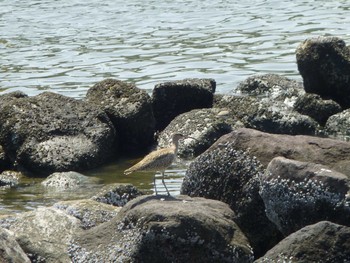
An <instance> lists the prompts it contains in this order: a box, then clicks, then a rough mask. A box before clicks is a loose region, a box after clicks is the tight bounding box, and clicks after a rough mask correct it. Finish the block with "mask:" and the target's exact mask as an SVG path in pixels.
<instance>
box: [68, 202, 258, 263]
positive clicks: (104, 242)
mask: <svg viewBox="0 0 350 263" xmlns="http://www.w3.org/2000/svg"><path fill="white" fill-rule="evenodd" d="M233 215H234V213H233V211H232V210H231V209H229V207H228V206H227V205H226V204H224V203H222V202H218V201H214V200H206V199H204V198H190V197H186V196H178V197H176V198H174V197H164V198H160V197H157V196H141V197H137V198H136V199H134V200H132V201H130V202H129V203H128V204H126V205H125V206H124V207H123V208H122V210H121V211H120V212H119V214H118V215H117V216H116V217H115V218H114V219H112V220H111V221H109V222H107V223H104V224H102V225H99V226H97V227H94V228H92V229H90V230H87V231H85V232H84V233H82V234H81V235H80V236H79V237H78V238H76V240H75V241H74V242H73V243H72V244H71V246H70V255H71V260H72V261H73V262H154V263H157V262H190V261H192V262H203V263H205V262H242V263H244V262H252V260H253V255H252V252H251V249H250V247H249V244H248V242H247V239H246V237H245V236H244V235H243V233H242V232H241V231H240V229H239V228H238V226H237V225H236V224H235V222H234V221H233Z"/></svg>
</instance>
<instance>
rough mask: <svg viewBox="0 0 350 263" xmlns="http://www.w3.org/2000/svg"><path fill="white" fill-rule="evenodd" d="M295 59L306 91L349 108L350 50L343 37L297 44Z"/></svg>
mask: <svg viewBox="0 0 350 263" xmlns="http://www.w3.org/2000/svg"><path fill="white" fill-rule="evenodd" d="M296 58H297V64H298V69H299V72H300V74H301V76H302V77H303V80H304V88H305V91H306V92H308V93H316V94H319V95H321V97H322V98H325V99H333V100H334V101H336V102H338V103H339V104H340V105H341V106H342V107H344V108H349V107H350V50H349V47H347V46H346V44H345V42H344V41H343V40H342V39H340V38H337V37H317V38H310V39H307V40H305V41H304V42H302V43H301V44H300V45H299V46H298V48H297V50H296Z"/></svg>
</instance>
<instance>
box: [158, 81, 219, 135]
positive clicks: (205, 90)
mask: <svg viewBox="0 0 350 263" xmlns="http://www.w3.org/2000/svg"><path fill="white" fill-rule="evenodd" d="M215 89H216V83H215V81H214V80H213V79H184V80H179V81H171V82H165V83H161V84H158V85H156V86H155V87H154V89H153V93H152V103H153V112H154V117H155V118H156V129H157V130H159V131H160V130H163V129H164V128H165V127H166V126H167V125H168V124H169V123H170V122H171V121H172V120H173V119H174V118H175V117H176V116H177V115H179V114H181V113H184V112H187V111H190V110H193V109H201V108H211V107H212V105H213V94H214V92H215Z"/></svg>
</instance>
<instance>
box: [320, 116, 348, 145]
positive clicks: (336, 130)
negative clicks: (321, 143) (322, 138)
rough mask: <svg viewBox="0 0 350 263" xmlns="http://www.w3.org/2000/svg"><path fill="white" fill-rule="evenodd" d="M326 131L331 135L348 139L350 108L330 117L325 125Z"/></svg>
mask: <svg viewBox="0 0 350 263" xmlns="http://www.w3.org/2000/svg"><path fill="white" fill-rule="evenodd" d="M325 132H326V133H327V134H328V135H330V136H334V137H336V138H341V139H345V140H348V139H349V137H350V109H347V110H344V111H342V112H340V113H337V114H334V115H333V116H331V117H329V119H328V120H327V123H326V125H325Z"/></svg>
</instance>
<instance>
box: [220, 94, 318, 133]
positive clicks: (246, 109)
mask: <svg viewBox="0 0 350 263" xmlns="http://www.w3.org/2000/svg"><path fill="white" fill-rule="evenodd" d="M214 107H217V108H228V109H229V110H230V111H231V112H232V113H233V115H234V116H235V117H237V118H238V119H239V120H240V121H241V122H242V123H243V124H244V126H245V127H248V128H253V129H257V130H260V131H265V132H270V133H282V134H309V135H314V134H315V133H317V131H318V129H319V126H318V124H317V122H316V121H314V120H313V119H311V118H310V117H309V116H306V115H301V114H300V113H298V112H295V111H292V109H291V108H290V107H289V106H287V105H286V104H285V103H284V102H276V103H274V102H273V101H272V100H271V101H268V100H261V99H258V98H255V97H242V96H231V95H222V96H216V97H215V102H214Z"/></svg>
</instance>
